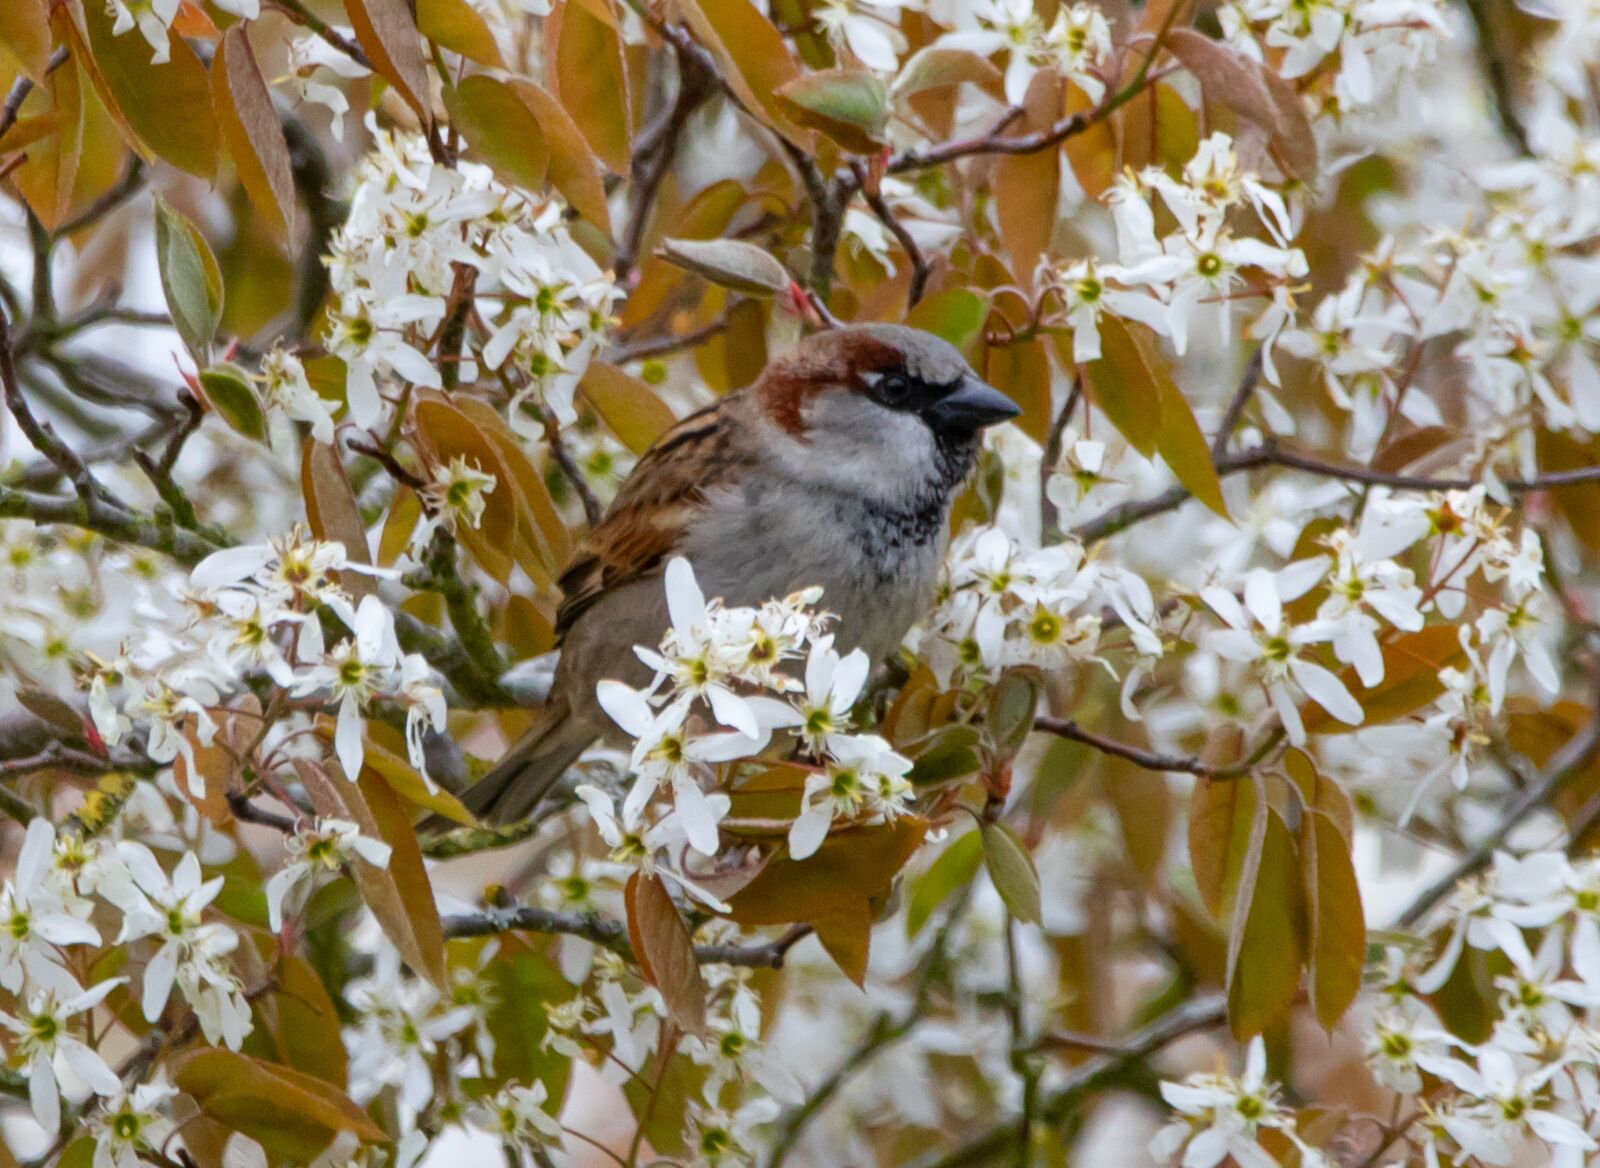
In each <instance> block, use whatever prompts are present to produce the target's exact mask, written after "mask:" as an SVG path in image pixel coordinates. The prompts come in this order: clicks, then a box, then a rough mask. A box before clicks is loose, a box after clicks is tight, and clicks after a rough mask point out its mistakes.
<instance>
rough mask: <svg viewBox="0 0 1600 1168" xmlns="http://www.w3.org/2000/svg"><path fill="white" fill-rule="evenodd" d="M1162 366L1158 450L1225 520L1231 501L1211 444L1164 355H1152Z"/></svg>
mask: <svg viewBox="0 0 1600 1168" xmlns="http://www.w3.org/2000/svg"><path fill="white" fill-rule="evenodd" d="M1152 361H1153V364H1154V365H1155V366H1158V367H1159V368H1160V369H1161V375H1160V376H1159V377H1157V379H1156V390H1157V392H1159V394H1160V395H1161V435H1160V437H1158V438H1157V439H1156V450H1157V451H1158V452H1159V453H1160V455H1161V457H1162V459H1163V460H1164V461H1165V462H1166V464H1167V465H1168V466H1169V467H1171V468H1172V473H1173V474H1175V475H1177V476H1178V481H1179V482H1180V483H1182V484H1183V485H1184V486H1185V487H1186V488H1187V489H1188V491H1189V493H1190V494H1191V495H1193V496H1194V497H1195V498H1196V499H1199V500H1200V501H1201V502H1202V503H1204V504H1205V505H1206V506H1207V507H1210V508H1211V509H1212V510H1213V511H1215V512H1216V513H1217V514H1218V515H1220V516H1222V517H1223V518H1224V519H1227V518H1228V504H1227V503H1226V502H1224V501H1223V498H1222V480H1221V479H1219V478H1218V477H1217V467H1216V464H1215V463H1213V462H1212V461H1211V446H1210V444H1209V443H1208V442H1207V441H1206V437H1205V435H1204V434H1203V433H1201V432H1200V423H1199V422H1197V421H1195V417H1194V410H1192V409H1190V408H1189V401H1188V399H1187V398H1185V397H1184V396H1183V391H1182V390H1180V389H1179V388H1178V386H1177V383H1176V382H1174V381H1173V380H1172V377H1171V376H1170V374H1168V373H1167V371H1166V368H1165V363H1164V362H1161V361H1160V358H1152Z"/></svg>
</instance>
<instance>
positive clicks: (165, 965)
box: [101, 842, 250, 1050]
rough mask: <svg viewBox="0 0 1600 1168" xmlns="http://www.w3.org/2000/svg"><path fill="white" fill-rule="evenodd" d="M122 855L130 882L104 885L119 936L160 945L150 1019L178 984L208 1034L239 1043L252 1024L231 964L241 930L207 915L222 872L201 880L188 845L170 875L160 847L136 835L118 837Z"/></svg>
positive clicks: (147, 1011) (149, 991)
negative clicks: (117, 914)
mask: <svg viewBox="0 0 1600 1168" xmlns="http://www.w3.org/2000/svg"><path fill="white" fill-rule="evenodd" d="M118 860H119V862H120V863H122V864H123V865H124V866H125V867H126V870H127V873H128V876H129V880H128V882H127V883H126V884H122V883H117V884H107V885H106V886H105V887H103V888H102V889H101V895H103V896H104V897H106V899H108V900H110V901H111V902H112V903H113V904H115V905H116V906H117V907H118V908H119V909H121V910H122V914H123V918H122V931H121V932H120V933H119V934H118V936H117V944H119V945H122V944H128V943H130V942H133V941H138V940H141V939H143V938H146V937H149V938H153V939H154V940H155V941H156V943H157V946H158V948H157V949H156V951H155V953H154V954H153V955H151V957H150V959H149V960H148V961H147V962H146V963H145V967H144V974H143V987H142V991H141V996H140V1004H141V1007H142V1009H143V1012H144V1017H145V1020H146V1021H148V1022H154V1021H156V1019H158V1018H160V1017H161V1012H162V1011H163V1010H164V1009H166V1005H167V999H168V998H169V997H170V996H171V993H172V988H173V986H174V985H177V987H178V988H179V990H180V991H181V992H182V993H183V995H184V997H185V998H186V999H187V1000H188V1002H189V1004H190V1006H192V1007H193V1008H194V1010H195V1013H196V1015H197V1016H198V1017H199V1018H200V1020H201V1024H202V1026H203V1027H204V1028H205V1031H206V1034H207V1037H208V1038H211V1040H212V1041H217V1038H218V1037H220V1038H223V1039H224V1040H225V1041H226V1042H227V1045H229V1046H230V1047H232V1048H234V1049H235V1050H237V1049H238V1047H239V1044H240V1043H241V1042H242V1041H243V1040H244V1037H245V1035H247V1034H248V1033H249V1032H250V1006H249V1003H247V1002H246V1001H245V1000H244V994H243V990H242V987H241V986H240V985H239V982H238V979H237V978H235V977H234V976H233V974H232V973H231V972H230V971H229V969H228V966H227V960H228V958H229V956H230V955H231V954H232V953H233V951H234V950H235V949H236V948H237V947H238V945H239V935H238V934H237V933H236V932H234V931H233V929H232V928H230V927H229V926H228V925H226V924H223V923H221V922H207V921H206V920H205V919H204V916H203V914H204V912H205V909H206V907H207V906H208V905H210V903H211V902H212V901H213V900H215V899H216V897H217V894H218V893H219V892H221V891H222V877H221V876H214V877H212V878H211V879H210V880H204V881H202V879H201V871H200V860H199V858H198V857H197V856H196V855H195V854H194V853H193V852H185V853H184V855H183V857H182V859H180V860H179V861H178V863H177V866H176V867H175V868H174V869H173V871H172V874H171V875H170V876H169V875H168V874H167V873H166V872H165V871H163V870H162V868H161V865H160V863H159V862H158V861H157V860H156V857H155V853H153V852H152V851H151V850H150V849H149V848H147V847H145V846H144V845H143V844H138V843H132V842H124V843H122V844H121V845H119V847H118ZM213 1036H217V1037H213Z"/></svg>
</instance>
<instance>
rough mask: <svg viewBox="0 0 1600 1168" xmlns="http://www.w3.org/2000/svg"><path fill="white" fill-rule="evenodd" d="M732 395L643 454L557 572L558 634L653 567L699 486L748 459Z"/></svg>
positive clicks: (698, 498)
mask: <svg viewBox="0 0 1600 1168" xmlns="http://www.w3.org/2000/svg"><path fill="white" fill-rule="evenodd" d="M736 400H737V399H736V398H735V397H726V398H723V399H722V400H721V401H718V402H714V403H713V404H711V405H709V406H707V407H706V408H705V409H703V410H700V411H699V412H698V413H694V414H691V415H689V416H688V417H687V418H685V419H684V420H683V421H681V422H679V423H678V424H677V425H676V426H674V427H673V428H672V429H670V430H668V431H667V432H666V433H665V434H663V435H662V436H661V437H660V439H659V440H658V441H657V442H656V444H655V445H654V446H652V447H651V448H650V449H649V450H647V451H645V452H644V455H643V456H642V457H641V458H640V459H639V463H638V465H637V466H635V467H634V468H633V473H632V474H630V475H629V476H628V479H627V481H626V482H624V483H623V484H622V488H621V489H620V490H619V491H618V492H617V497H616V499H614V500H613V501H612V503H611V506H610V508H609V509H608V510H607V511H606V514H605V517H604V518H603V519H601V520H600V522H599V524H598V525H597V526H596V527H595V528H594V529H593V530H592V531H590V532H589V534H588V535H587V536H585V537H584V539H583V541H582V542H581V543H580V544H579V545H578V549H577V551H576V552H575V553H574V555H573V558H572V563H571V564H569V565H568V566H567V569H566V571H564V572H563V573H562V574H561V579H560V581H559V583H560V585H561V593H562V598H561V604H560V607H558V608H557V609H556V634H557V636H561V635H562V634H564V633H566V631H567V630H568V629H570V628H571V627H572V625H573V622H574V621H576V620H577V619H578V618H579V617H580V616H582V615H583V614H584V613H585V612H587V611H588V609H589V608H590V607H591V606H592V605H593V604H594V603H595V602H596V601H597V600H599V599H600V597H602V596H604V595H605V594H606V593H607V592H609V591H610V590H611V589H613V588H617V587H619V586H621V585H623V584H627V583H629V582H631V581H633V580H637V579H639V578H641V577H643V576H648V575H650V574H651V573H653V572H658V571H660V570H661V565H662V562H663V561H664V560H665V559H666V558H667V556H668V555H669V554H670V553H671V551H672V549H673V547H675V546H676V545H677V543H678V540H679V539H680V538H681V537H682V535H683V532H684V529H685V527H686V526H687V525H688V523H689V520H690V518H691V517H692V516H693V514H694V511H695V509H696V508H697V507H698V506H699V505H700V503H701V502H702V501H703V500H704V498H705V492H706V490H707V489H708V488H710V487H714V486H716V485H718V484H719V483H722V482H725V481H727V480H728V479H729V478H731V477H734V476H735V475H736V474H737V473H738V471H739V470H740V469H741V468H742V467H743V466H745V465H746V464H747V463H748V457H747V455H746V454H745V453H744V452H743V451H741V450H739V449H738V448H737V445H738V444H737V443H736V442H735V441H734V439H733V436H732V433H731V431H730V428H729V426H728V424H727V422H728V415H729V413H730V411H731V410H733V409H737V408H738V407H737V405H736Z"/></svg>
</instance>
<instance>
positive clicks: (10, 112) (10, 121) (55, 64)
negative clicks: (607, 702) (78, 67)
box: [0, 45, 67, 138]
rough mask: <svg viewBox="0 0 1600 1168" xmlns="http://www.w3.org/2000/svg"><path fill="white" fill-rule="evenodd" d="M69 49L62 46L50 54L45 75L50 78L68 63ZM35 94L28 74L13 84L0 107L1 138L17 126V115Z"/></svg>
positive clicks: (31, 79)
mask: <svg viewBox="0 0 1600 1168" xmlns="http://www.w3.org/2000/svg"><path fill="white" fill-rule="evenodd" d="M66 59H67V47H66V46H65V45H62V46H61V47H60V48H58V49H57V50H56V51H55V52H53V53H51V54H50V60H49V61H48V62H47V63H46V64H45V67H44V73H45V76H46V77H48V76H49V75H50V74H52V73H54V72H55V71H56V70H57V69H59V68H61V66H62V65H63V64H64V63H65V62H66ZM32 92H33V78H31V77H29V76H28V75H27V74H23V75H22V76H20V77H18V78H17V79H16V81H14V82H12V85H11V92H9V93H8V94H6V102H5V105H3V106H0V138H4V137H5V136H6V133H7V131H9V130H10V129H11V127H12V126H14V125H16V124H17V114H18V113H19V112H20V111H21V109H22V103H23V102H25V101H27V100H28V94H30V93H32Z"/></svg>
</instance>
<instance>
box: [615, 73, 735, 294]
mask: <svg viewBox="0 0 1600 1168" xmlns="http://www.w3.org/2000/svg"><path fill="white" fill-rule="evenodd" d="M674 49H675V56H676V57H677V61H678V92H677V93H676V94H675V95H674V96H673V99H672V104H671V105H670V106H668V107H667V108H666V109H665V110H664V111H662V113H661V116H660V117H658V118H657V119H656V120H655V121H653V122H651V123H650V124H649V125H648V126H646V127H645V128H644V130H643V131H642V132H641V133H640V135H639V137H638V139H637V140H636V141H635V142H634V148H633V158H632V161H631V165H630V167H629V169H630V170H631V172H632V186H631V187H630V188H629V191H628V228H627V231H626V232H625V233H624V234H623V237H622V242H621V244H620V245H619V246H618V247H617V254H616V257H615V258H614V259H613V260H612V271H614V272H615V273H616V278H617V281H618V282H619V283H620V282H621V281H623V280H625V279H627V277H628V274H629V273H630V272H631V271H632V270H633V265H634V264H635V262H637V260H638V258H639V250H640V248H641V247H643V245H644V235H645V231H646V229H647V228H648V227H649V225H650V211H651V208H652V207H653V206H654V205H655V198H656V192H657V191H658V190H660V188H661V180H662V179H663V178H665V177H666V174H667V170H668V169H669V168H670V167H671V166H672V160H673V158H674V157H676V155H677V153H678V142H679V140H680V139H681V138H682V136H683V129H684V127H685V126H686V125H687V124H688V122H689V118H690V117H691V116H692V115H693V114H694V111H695V110H696V109H698V108H699V107H700V104H701V103H702V102H703V101H705V100H706V98H707V97H709V96H710V95H711V91H712V90H713V89H715V88H716V79H715V77H714V76H713V74H712V73H711V72H710V71H709V70H708V69H707V67H706V64H705V62H704V60H702V59H701V58H700V57H699V56H698V55H697V54H694V53H686V52H682V51H679V50H677V48H676V45H674Z"/></svg>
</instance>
